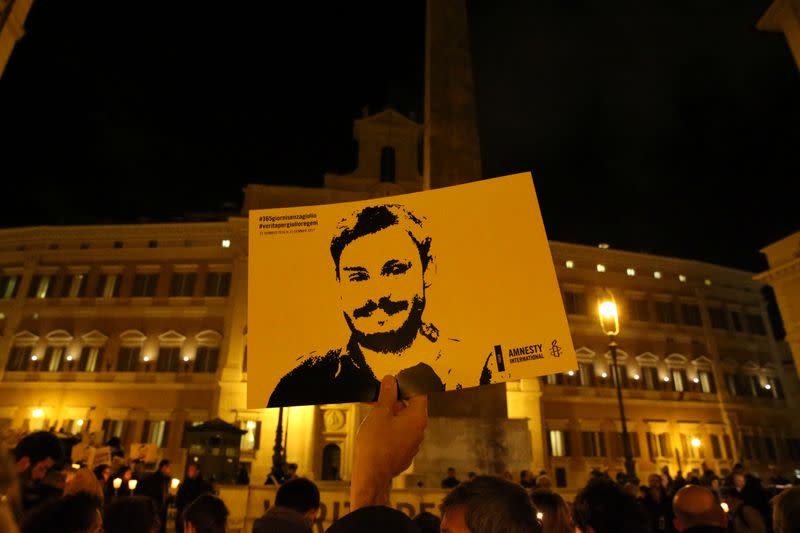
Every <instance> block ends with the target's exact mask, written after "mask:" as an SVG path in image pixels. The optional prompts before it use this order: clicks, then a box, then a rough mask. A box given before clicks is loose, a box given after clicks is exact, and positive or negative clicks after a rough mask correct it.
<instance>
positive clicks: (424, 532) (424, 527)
mask: <svg viewBox="0 0 800 533" xmlns="http://www.w3.org/2000/svg"><path fill="white" fill-rule="evenodd" d="M413 522H414V524H415V525H416V526H417V527H418V528H419V531H420V533H439V530H440V529H441V525H442V521H441V520H440V519H439V517H438V516H436V515H435V514H432V513H429V512H427V511H425V512H424V513H420V514H418V515H417V516H415V517H414V520H413Z"/></svg>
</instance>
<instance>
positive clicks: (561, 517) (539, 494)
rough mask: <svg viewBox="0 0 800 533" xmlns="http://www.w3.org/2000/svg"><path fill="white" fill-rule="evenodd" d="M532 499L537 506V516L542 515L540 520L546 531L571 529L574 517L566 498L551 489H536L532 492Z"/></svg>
mask: <svg viewBox="0 0 800 533" xmlns="http://www.w3.org/2000/svg"><path fill="white" fill-rule="evenodd" d="M531 500H532V501H533V506H534V507H536V512H537V514H536V516H537V517H539V516H541V518H540V519H539V520H540V522H541V523H542V531H543V532H544V533H568V532H570V531H571V526H570V524H571V523H572V519H571V518H570V516H569V507H567V504H566V503H565V502H564V498H562V497H561V496H559V495H558V494H557V493H555V492H553V491H551V490H545V489H535V490H534V491H533V492H532V493H531ZM540 513H541V514H540Z"/></svg>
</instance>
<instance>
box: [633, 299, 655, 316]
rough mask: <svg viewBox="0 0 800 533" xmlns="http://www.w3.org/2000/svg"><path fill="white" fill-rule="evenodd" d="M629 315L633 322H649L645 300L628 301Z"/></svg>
mask: <svg viewBox="0 0 800 533" xmlns="http://www.w3.org/2000/svg"><path fill="white" fill-rule="evenodd" d="M630 305H631V306H630V315H631V318H632V319H633V320H641V321H642V322H647V321H649V320H650V306H649V305H648V302H647V300H642V299H639V298H634V299H631V300H630Z"/></svg>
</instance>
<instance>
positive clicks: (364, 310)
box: [353, 296, 408, 318]
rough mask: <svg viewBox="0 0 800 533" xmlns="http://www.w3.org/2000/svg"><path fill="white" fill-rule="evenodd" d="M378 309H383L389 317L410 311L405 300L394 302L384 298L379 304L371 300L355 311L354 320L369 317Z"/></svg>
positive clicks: (386, 297)
mask: <svg viewBox="0 0 800 533" xmlns="http://www.w3.org/2000/svg"><path fill="white" fill-rule="evenodd" d="M376 309H382V310H383V311H384V312H385V313H386V314H387V315H393V314H395V313H399V312H400V311H405V310H406V309H408V302H407V301H405V300H401V301H399V302H395V301H394V300H390V299H389V297H388V296H384V297H383V298H381V299H380V300H378V303H375V302H373V301H372V300H370V301H368V302H367V303H366V304H364V305H363V306H361V307H359V308H358V309H356V310H355V311H353V318H364V317H368V316H370V315H371V314H372V312H373V311H375V310H376Z"/></svg>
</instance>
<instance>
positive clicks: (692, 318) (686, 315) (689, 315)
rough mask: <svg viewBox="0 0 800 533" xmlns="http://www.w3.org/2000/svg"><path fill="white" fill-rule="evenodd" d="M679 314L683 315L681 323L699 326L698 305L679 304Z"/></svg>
mask: <svg viewBox="0 0 800 533" xmlns="http://www.w3.org/2000/svg"><path fill="white" fill-rule="evenodd" d="M681 315H683V323H684V324H686V325H687V326H700V325H702V321H701V320H700V307H699V306H697V305H696V304H681Z"/></svg>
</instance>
